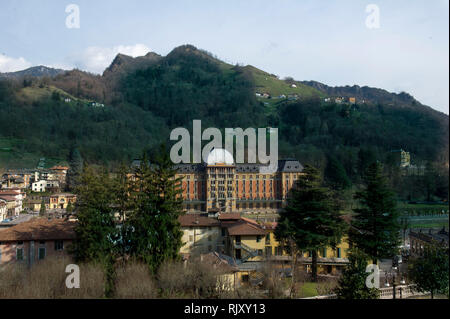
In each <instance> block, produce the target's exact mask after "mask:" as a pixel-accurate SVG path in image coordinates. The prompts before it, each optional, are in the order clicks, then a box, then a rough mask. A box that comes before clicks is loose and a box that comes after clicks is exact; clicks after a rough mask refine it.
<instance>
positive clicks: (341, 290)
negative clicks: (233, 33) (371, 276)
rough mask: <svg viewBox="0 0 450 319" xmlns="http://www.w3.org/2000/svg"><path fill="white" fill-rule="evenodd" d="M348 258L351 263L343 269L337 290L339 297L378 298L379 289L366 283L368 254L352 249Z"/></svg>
mask: <svg viewBox="0 0 450 319" xmlns="http://www.w3.org/2000/svg"><path fill="white" fill-rule="evenodd" d="M348 259H349V264H348V265H347V266H346V267H345V269H344V270H343V272H342V275H341V277H340V278H339V281H338V287H337V288H336V290H335V292H336V294H337V296H338V299H349V300H351V299H377V298H378V296H379V290H378V289H377V288H368V287H367V285H366V279H367V276H368V273H367V272H366V267H367V261H368V259H369V258H368V256H367V255H365V254H364V253H363V252H361V251H358V250H357V249H353V250H352V251H350V253H349V255H348Z"/></svg>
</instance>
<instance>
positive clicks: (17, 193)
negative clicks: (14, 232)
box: [0, 189, 26, 217]
mask: <svg viewBox="0 0 450 319" xmlns="http://www.w3.org/2000/svg"><path fill="white" fill-rule="evenodd" d="M25 197H26V194H25V193H24V192H22V191H21V190H20V189H0V199H1V200H4V201H5V202H6V204H7V210H8V217H11V216H18V215H19V214H20V212H21V211H22V210H23V200H24V199H25Z"/></svg>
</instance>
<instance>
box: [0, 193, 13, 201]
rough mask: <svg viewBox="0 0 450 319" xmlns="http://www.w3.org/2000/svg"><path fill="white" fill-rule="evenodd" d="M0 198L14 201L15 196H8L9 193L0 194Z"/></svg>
mask: <svg viewBox="0 0 450 319" xmlns="http://www.w3.org/2000/svg"><path fill="white" fill-rule="evenodd" d="M0 199H3V200H5V201H7V202H15V201H16V197H15V196H10V195H3V194H0Z"/></svg>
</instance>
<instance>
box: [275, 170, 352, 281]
mask: <svg viewBox="0 0 450 319" xmlns="http://www.w3.org/2000/svg"><path fill="white" fill-rule="evenodd" d="M303 173H304V175H302V176H301V177H300V178H299V180H298V181H297V183H296V185H295V186H294V187H293V188H292V190H291V194H290V196H289V198H288V202H287V206H286V207H285V208H284V209H283V211H282V212H281V213H280V218H279V221H278V226H277V228H276V229H275V236H276V237H277V239H278V240H280V241H282V242H290V241H292V242H294V243H295V245H296V247H297V250H299V251H311V254H312V267H311V268H312V278H313V281H317V251H318V250H319V249H323V248H326V247H329V246H332V247H333V246H336V245H337V244H338V242H339V241H340V238H341V236H342V232H343V230H344V226H345V224H344V222H343V220H342V219H341V217H340V213H339V209H338V207H337V205H336V203H335V201H334V200H333V199H332V194H331V191H330V190H329V189H328V188H326V187H322V186H321V184H322V179H321V177H320V175H319V172H318V170H317V169H315V168H313V167H311V166H309V165H306V166H305V169H304V171H303Z"/></svg>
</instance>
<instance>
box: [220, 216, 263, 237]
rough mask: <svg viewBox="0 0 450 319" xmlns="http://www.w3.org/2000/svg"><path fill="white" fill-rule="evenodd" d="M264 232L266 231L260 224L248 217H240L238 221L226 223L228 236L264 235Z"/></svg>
mask: <svg viewBox="0 0 450 319" xmlns="http://www.w3.org/2000/svg"><path fill="white" fill-rule="evenodd" d="M266 233H267V231H266V230H265V229H264V228H263V227H262V226H260V225H259V224H258V223H257V222H254V221H251V220H250V219H248V218H241V219H240V220H239V221H237V222H235V223H232V224H229V225H228V234H229V235H230V236H252V235H261V236H264V235H266Z"/></svg>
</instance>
